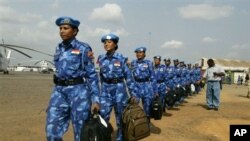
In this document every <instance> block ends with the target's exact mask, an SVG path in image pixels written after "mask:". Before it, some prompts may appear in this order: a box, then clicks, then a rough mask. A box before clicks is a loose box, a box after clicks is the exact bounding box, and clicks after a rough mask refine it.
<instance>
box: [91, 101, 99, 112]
mask: <svg viewBox="0 0 250 141" xmlns="http://www.w3.org/2000/svg"><path fill="white" fill-rule="evenodd" d="M94 110H95V111H96V112H98V111H99V110H100V106H99V104H98V103H94V104H93V105H92V107H91V111H92V113H94Z"/></svg>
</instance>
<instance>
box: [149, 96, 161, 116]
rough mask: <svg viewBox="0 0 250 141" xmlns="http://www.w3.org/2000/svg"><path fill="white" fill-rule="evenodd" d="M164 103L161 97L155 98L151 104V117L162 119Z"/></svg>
mask: <svg viewBox="0 0 250 141" xmlns="http://www.w3.org/2000/svg"><path fill="white" fill-rule="evenodd" d="M162 112H163V110H162V104H161V100H160V98H159V97H156V98H154V100H153V101H152V105H151V117H152V118H154V119H155V120H160V119H161V117H162Z"/></svg>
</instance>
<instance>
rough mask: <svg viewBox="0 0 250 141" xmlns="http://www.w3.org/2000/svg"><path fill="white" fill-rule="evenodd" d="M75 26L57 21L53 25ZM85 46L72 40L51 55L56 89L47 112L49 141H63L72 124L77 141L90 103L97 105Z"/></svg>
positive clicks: (92, 69) (91, 65)
mask: <svg viewBox="0 0 250 141" xmlns="http://www.w3.org/2000/svg"><path fill="white" fill-rule="evenodd" d="M63 20H65V22H67V23H68V22H74V20H73V19H71V18H67V17H66V18H65V17H64V18H59V19H58V20H57V21H56V24H57V25H58V26H59V25H60V23H63ZM91 51H92V50H91V47H90V46H89V45H88V44H87V43H83V42H80V41H78V40H77V39H75V38H74V39H72V40H71V42H68V43H63V42H62V43H59V44H58V46H57V47H56V52H55V55H54V63H55V67H56V72H55V76H54V82H55V87H54V89H53V92H52V95H51V99H50V102H49V105H48V108H47V119H46V136H47V140H48V141H62V136H63V135H64V133H65V132H66V131H67V130H68V126H69V121H70V119H71V120H72V125H73V129H74V140H75V141H80V131H81V128H82V126H83V125H84V123H85V120H87V119H88V117H89V114H90V111H91V110H90V109H91V104H92V103H99V86H98V76H97V73H96V71H95V67H94V63H93V61H92V57H91V56H89V55H88V54H89V53H91Z"/></svg>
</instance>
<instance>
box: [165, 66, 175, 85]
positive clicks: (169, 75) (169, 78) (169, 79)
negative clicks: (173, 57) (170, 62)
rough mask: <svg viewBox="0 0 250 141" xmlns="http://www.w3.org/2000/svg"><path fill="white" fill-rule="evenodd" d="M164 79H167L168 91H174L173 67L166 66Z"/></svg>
mask: <svg viewBox="0 0 250 141" xmlns="http://www.w3.org/2000/svg"><path fill="white" fill-rule="evenodd" d="M166 77H167V87H168V88H169V89H170V90H174V86H175V85H174V80H173V78H174V67H173V66H166Z"/></svg>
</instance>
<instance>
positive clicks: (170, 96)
mask: <svg viewBox="0 0 250 141" xmlns="http://www.w3.org/2000/svg"><path fill="white" fill-rule="evenodd" d="M175 99H176V94H175V93H174V91H173V90H170V91H168V92H167V94H166V97H165V102H166V106H167V107H168V108H171V107H173V106H174V103H175Z"/></svg>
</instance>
